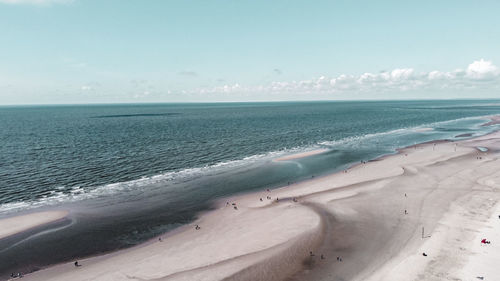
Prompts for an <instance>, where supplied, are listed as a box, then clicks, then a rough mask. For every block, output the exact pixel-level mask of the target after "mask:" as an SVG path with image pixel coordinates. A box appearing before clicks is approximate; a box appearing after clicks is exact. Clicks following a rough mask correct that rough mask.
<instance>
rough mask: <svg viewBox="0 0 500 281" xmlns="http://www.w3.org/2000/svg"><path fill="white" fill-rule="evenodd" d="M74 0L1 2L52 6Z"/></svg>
mask: <svg viewBox="0 0 500 281" xmlns="http://www.w3.org/2000/svg"><path fill="white" fill-rule="evenodd" d="M73 1H74V0H0V3H3V4H11V5H16V4H19V5H23V4H26V5H50V4H68V3H71V2H73Z"/></svg>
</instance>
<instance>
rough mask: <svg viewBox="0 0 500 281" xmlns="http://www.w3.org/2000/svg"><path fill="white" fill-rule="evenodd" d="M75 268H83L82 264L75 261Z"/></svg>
mask: <svg viewBox="0 0 500 281" xmlns="http://www.w3.org/2000/svg"><path fill="white" fill-rule="evenodd" d="M74 264H75V267H79V266H82V265H81V264H79V263H78V261H75V263H74Z"/></svg>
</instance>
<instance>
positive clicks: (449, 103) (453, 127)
mask: <svg viewBox="0 0 500 281" xmlns="http://www.w3.org/2000/svg"><path fill="white" fill-rule="evenodd" d="M499 113H500V101H499V100H441V101H356V102H351V101H345V102H276V103H213V104H126V105H118V104H117V105H58V106H55V105H54V106H3V107H0V144H1V145H0V160H1V161H0V218H1V217H6V216H11V215H15V214H21V213H24V212H30V211H39V210H47V209H67V210H71V215H70V217H69V219H66V220H64V221H61V222H57V223H55V224H51V225H48V226H46V227H45V228H44V229H43V231H38V230H37V231H36V232H32V233H29V232H28V233H25V234H23V235H17V236H15V237H11V238H8V239H3V240H0V278H1V277H5V276H6V275H8V274H10V272H11V271H12V272H14V271H15V272H17V271H22V272H29V271H32V270H36V269H38V268H41V267H44V266H47V265H50V264H55V263H59V262H63V261H68V260H72V259H75V258H81V257H86V256H91V255H96V254H100V253H104V252H109V251H112V250H117V249H121V248H126V247H130V246H133V245H137V244H138V243H141V242H144V241H146V240H148V239H151V238H153V237H155V236H157V235H159V234H161V233H164V232H166V231H169V230H172V229H175V228H176V227H179V226H181V225H183V224H187V223H189V222H191V221H193V220H194V219H195V218H196V216H197V214H199V213H200V212H203V211H207V210H210V209H211V208H213V203H214V202H215V201H216V200H218V199H220V198H222V197H224V196H228V195H233V194H238V193H244V192H250V191H256V190H263V189H266V188H276V187H281V186H284V185H286V184H287V183H288V182H296V181H300V180H304V179H307V178H310V177H311V176H321V175H323V174H328V173H332V172H335V171H339V170H342V169H345V168H346V167H348V166H349V165H352V164H354V163H358V162H360V161H364V160H369V159H373V158H376V157H378V156H381V155H385V154H391V153H395V152H396V149H397V148H399V147H405V146H409V145H414V144H416V143H421V142H426V141H431V140H437V139H451V140H458V139H463V138H469V137H473V136H478V135H483V134H487V133H489V132H492V131H494V130H497V129H498V126H496V125H495V126H488V127H484V126H481V124H483V123H485V122H486V116H488V115H493V114H499ZM464 134H465V136H460V135H464ZM469 134H470V135H469ZM315 149H327V152H325V153H322V154H319V155H315V156H311V157H307V158H303V159H296V160H293V161H284V162H275V161H272V160H273V159H275V158H277V157H280V156H283V155H287V154H293V153H299V152H304V151H309V150H315Z"/></svg>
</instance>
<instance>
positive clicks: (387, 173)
mask: <svg viewBox="0 0 500 281" xmlns="http://www.w3.org/2000/svg"><path fill="white" fill-rule="evenodd" d="M496 134H498V131H496V132H493V133H490V134H487V135H484V136H480V137H475V138H472V139H467V140H456V141H455V140H436V141H431V142H427V143H422V144H417V145H411V146H408V147H404V148H400V149H398V150H397V151H396V152H395V153H393V154H385V155H381V156H380V157H376V158H375V159H372V160H368V161H367V162H365V163H354V164H353V165H352V166H350V167H349V168H348V169H347V170H348V172H347V173H343V172H336V173H333V174H328V175H324V176H320V177H317V178H313V179H306V180H304V181H301V182H298V183H294V184H292V185H290V186H284V187H280V188H277V189H273V190H271V191H270V192H266V191H257V192H255V191H253V192H250V193H244V194H237V195H234V196H229V197H227V198H223V199H220V200H218V201H220V202H222V201H228V200H229V201H236V202H237V206H238V207H239V206H243V207H240V208H239V209H238V210H243V211H245V212H246V213H251V212H252V211H255V210H260V209H274V208H276V206H279V205H280V204H284V205H285V207H291V208H293V207H294V205H297V204H294V203H295V202H293V201H292V198H294V197H295V198H298V200H299V203H300V204H298V205H307V204H309V203H308V202H304V203H303V204H302V200H303V199H307V198H310V197H312V198H314V201H315V203H314V204H316V205H314V204H312V205H310V206H306V208H305V209H304V208H300V209H302V211H305V212H306V213H307V211H306V209H311V208H315V207H316V211H315V212H316V213H317V214H319V213H321V212H325V213H328V212H330V213H331V212H332V210H329V209H325V208H319V207H318V204H328V203H325V202H328V201H325V200H324V199H318V198H316V196H317V195H318V194H322V195H324V194H325V192H326V193H329V192H332V193H340V194H335V195H332V196H329V197H330V198H329V200H333V201H342V200H343V199H346V198H347V199H348V198H353V197H356V196H358V195H359V194H360V193H357V192H356V191H352V190H350V189H351V188H353V187H354V188H357V189H359V188H360V186H363V185H366V184H367V183H368V184H369V183H370V182H373V181H387V180H388V179H391V178H394V177H398V176H401V175H404V174H405V173H414V170H412V167H407V168H403V169H390V170H386V169H382V170H379V169H376V170H377V172H381V174H377V175H376V176H375V177H373V175H371V176H372V177H371V178H370V177H368V178H370V179H367V180H365V181H363V179H364V178H363V177H361V180H360V179H359V177H358V178H357V179H350V180H349V179H348V180H346V179H343V180H344V182H343V185H341V184H337V185H338V186H336V187H335V186H334V184H332V185H330V183H328V185H329V186H327V187H325V186H320V187H317V190H316V191H315V192H311V190H308V192H304V189H310V187H311V185H312V186H314V185H321V184H318V182H319V183H324V182H325V181H330V182H333V183H335V181H336V180H337V178H338V177H339V176H344V175H348V177H350V175H351V173H358V172H359V171H360V169H364V168H365V167H368V166H370V167H371V166H373V165H379V164H380V163H381V162H383V161H385V160H391V161H392V160H393V159H395V158H397V157H400V158H403V157H404V158H406V156H403V153H404V152H408V155H409V156H411V155H412V154H413V153H417V154H418V153H419V152H421V151H422V150H425V149H426V148H429V147H431V144H432V145H433V146H434V144H438V146H440V145H443V146H446V145H447V144H453V143H467V142H472V141H474V140H476V139H479V140H481V138H485V137H486V136H495V135H496ZM448 148H451V149H453V145H449V146H448ZM469 148H470V149H471V150H469V151H468V153H469V154H470V153H472V154H473V150H474V149H475V148H474V147H469ZM292 159H293V158H292ZM431 160H432V159H431ZM431 160H428V161H431ZM432 161H435V160H432ZM445 161H447V160H445ZM385 168H387V167H385ZM380 175H384V177H379V176H380ZM358 176H361V173H360V175H358ZM332 186H334V187H332ZM377 188H380V187H376V188H375V190H377ZM291 189H292V190H291ZM258 194H260V195H261V196H264V195H272V197H273V198H274V195H275V194H276V196H279V197H280V198H281V199H280V200H279V202H277V203H274V199H273V200H271V202H269V201H267V200H264V201H263V202H260V201H258V202H257V200H258V198H256V197H258V196H257V195H258ZM255 199H257V200H255ZM318 200H319V201H320V202H319V203H318V202H316V201H318ZM254 201H256V202H254ZM240 204H241V205H240ZM311 206H312V207H311ZM231 207H232V205H231V206H229V208H231ZM295 207H296V206H295ZM347 209H351V208H347ZM221 210H222V211H227V207H222V208H220V207H219V208H216V209H215V210H210V211H207V212H204V213H200V214H199V216H198V219H197V220H196V221H194V222H192V223H190V224H188V225H184V226H181V227H179V228H177V229H174V230H172V231H170V232H168V233H166V234H164V235H161V236H160V237H162V239H163V242H161V243H163V244H166V243H165V242H167V241H169V239H173V238H172V237H174V238H175V237H177V236H180V235H181V234H185V233H186V232H189V231H190V228H191V227H192V226H193V225H194V224H195V223H198V224H200V225H202V224H205V222H207V221H209V223H214V221H212V222H210V217H213V215H214V212H219V213H221ZM351 211H352V210H351ZM336 212H338V211H336ZM336 212H333V213H334V215H333V216H319V219H320V220H322V221H325V220H331V221H330V224H332V223H333V222H334V221H335V222H336V223H339V222H338V218H339V217H340V218H343V217H349V213H344V214H343V213H336ZM233 213H234V212H233ZM222 214H224V213H222ZM232 215H233V214H231V215H230V216H229V217H227V218H228V219H234V218H233V217H232ZM295 215H296V214H294V215H293V216H292V217H296V216H295ZM207 217H208V219H207ZM313 217H314V216H313ZM310 218H312V217H310ZM269 219H270V220H272V218H269ZM214 224H215V223H214ZM323 224H326V223H324V222H323ZM339 224H340V225H342V223H341V222H340V223H339ZM240 226H241V225H240ZM330 227H333V226H330ZM345 227H349V226H345ZM320 228H322V229H323V230H322V231H320V235H319V236H318V237H317V240H315V242H314V241H313V242H311V243H312V244H315V243H319V244H321V243H320V242H318V241H320V240H321V239H323V238H321V237H324V236H325V235H326V234H327V233H329V231H330V232H331V231H332V230H324V229H325V228H328V227H327V226H325V225H323V226H322V227H320ZM333 228H335V227H333ZM204 229H205V227H204V226H202V230H204ZM314 229H316V228H315V226H310V227H309V228H307V230H311V231H313V230H314ZM232 230H234V229H232ZM272 231H277V230H275V229H273V230H272ZM351 231H352V230H351ZM191 232H192V231H191ZM340 232H342V231H340ZM305 233H307V231H305V232H301V233H299V234H297V236H294V238H293V237H292V238H290V237H289V238H288V239H289V240H294V239H299V240H300V241H303V238H300V237H302V236H304V235H305ZM313 233H317V232H315V231H313ZM345 233H349V231H345ZM218 234H221V233H218ZM273 234H276V233H274V232H273ZM215 237H217V236H215ZM175 239H179V238H175ZM301 239H302V240H301ZM155 240H157V238H155V239H151V240H149V241H146V242H144V243H141V244H140V245H137V246H134V247H132V248H129V249H125V250H121V251H116V252H112V253H109V254H105V255H103V256H95V257H90V258H86V259H84V260H83V262H82V263H86V262H87V261H88V262H90V263H91V265H92V266H93V267H99V265H98V263H99V262H100V261H101V260H105V259H108V258H109V259H112V258H113V257H116V256H123V255H127V254H130V252H134V251H137V250H140V249H144V248H147V247H149V246H151V245H155V246H156V245H157V244H158V243H160V242H157V241H155ZM180 240H181V241H184V240H183V239H180ZM289 240H287V241H289ZM184 242H185V241H184ZM254 242H255V241H254ZM292 244H293V243H288V245H287V243H285V244H277V245H274V246H269V247H270V248H272V249H274V250H276V248H275V247H278V245H281V246H282V247H284V249H282V250H283V251H285V252H286V250H290V249H291V248H293V245H292ZM312 244H311V245H312ZM347 244H349V243H347ZM283 245H285V246H283ZM321 247H322V246H321V245H319V246H313V247H311V248H315V249H316V248H321ZM325 247H326V246H325ZM150 248H151V247H150ZM326 248H328V247H326ZM147 250H148V251H149V250H150V249H147ZM170 250H171V249H170ZM276 251H277V252H280V251H278V250H276ZM260 252H262V250H261V251H260ZM260 252H258V253H256V254H257V255H256V256H258V257H255V255H254V257H253V258H256V259H257V260H255V259H254V260H252V261H251V262H253V263H251V264H252V265H251V266H250V268H253V271H252V272H251V273H248V270H247V271H245V269H242V270H241V271H242V272H236V273H234V274H240V275H238V276H240V277H243V276H244V275H245V274H244V273H245V272H247V273H246V274H247V275H248V274H255V273H256V272H258V271H259V270H261V269H257V268H258V266H257V265H258V264H260V263H262V260H261V259H264V260H273V259H272V258H273V257H272V255H271V256H266V255H264V254H262V253H260ZM271 252H273V251H271ZM304 252H305V253H302V254H297V253H293V255H295V256H294V257H292V259H294V260H297V259H298V260H302V261H307V260H308V259H309V257H308V253H307V251H304ZM131 254H132V255H133V254H134V253H131ZM135 254H137V253H135ZM274 254H276V253H274ZM247 255H248V254H247ZM241 258H242V257H240V256H236V257H231V258H230V259H229V261H231V262H230V263H236V264H239V265H240V266H241V265H242V264H245V263H244V262H241V261H238V262H236V260H238V259H241ZM226 260H227V259H226ZM310 263H311V262H310ZM312 263H314V264H315V263H316V261H314V262H312ZM84 266H85V267H86V266H87V265H84ZM212 266H215V268H218V270H220V269H221V268H224V265H222V264H219V263H215V264H214V265H211V264H210V263H209V265H207V266H206V267H207V268H205V267H201V268H200V267H198V268H199V269H201V272H205V273H204V274H206V273H207V270H208V271H209V272H212V270H213V269H210V267H212ZM225 266H226V267H227V265H225ZM54 267H59V269H61V270H63V271H58V270H56V272H55V273H57V274H66V273H68V272H69V274H74V271H72V268H71V267H70V266H69V267H68V263H65V264H60V265H55V266H53V267H49V268H47V269H44V270H41V271H37V272H34V273H32V274H30V275H27V276H26V277H32V276H35V275H37V274H38V273H40V272H45V271H51V269H53V268H54ZM60 267H63V268H60ZM313 268H314V270H313V271H315V270H316V269H317V268H319V269H320V270H321V268H322V265H319V266H318V265H307V264H306V265H305V266H303V267H301V269H302V273H297V274H298V275H297V276H295V275H294V274H292V275H294V276H295V277H294V278H298V279H297V280H307V279H306V278H304V276H301V274H304V272H306V271H309V270H312V269H313ZM80 269H83V268H79V270H80ZM65 270H67V271H65ZM226 270H227V268H226ZM52 271H53V270H52ZM80 271H81V270H80ZM182 272H184V273H183V274H181V275H184V277H182V276H179V275H176V276H172V275H167V276H169V277H168V279H169V280H170V278H173V279H174V280H177V279H178V280H189V279H183V278H185V277H186V276H185V275H186V274H188V275H189V274H195V272H193V271H188V272H186V271H182ZM45 273H46V272H45ZM144 274H145V273H144ZM234 274H233V275H234ZM349 274H351V275H352V277H353V276H354V275H353V273H352V272H351V273H346V275H345V276H349ZM44 275H45V274H43V275H41V279H39V280H49V279H51V280H52V278H53V277H57V276H53V275H50V273H49V275H47V276H50V278H49V279H43V277H44ZM153 275H155V274H153ZM156 275H158V274H156ZM156 275H155V276H156ZM233 275H228V276H226V277H227V278H229V277H231V276H233ZM189 276H193V275H189ZM196 276H201V275H196ZM245 276H246V275H245ZM252 276H253V275H252ZM324 276H326V275H324ZM80 277H82V276H80ZM115 277H117V276H115ZM143 277H144V278H146V277H145V276H143ZM143 277H141V278H143ZM160 277H161V276H160ZM163 277H165V276H163ZM163 277H161V278H163ZM181 277H182V278H181ZM276 277H277V276H276ZM309 277H310V276H309ZM76 278H79V277H78V276H77V277H76ZM278 279H279V278H278ZM278 279H269V280H278ZM29 280H31V279H29ZM33 280H37V279H33ZM61 280H62V279H61ZM76 280H79V279H76ZM96 280H101V279H96ZM102 280H108V279H102ZM111 280H119V278H118V279H113V278H111ZM146 280H147V279H146ZM162 280H163V279H162ZM210 280H211V279H210ZM214 280H218V279H214ZM243 280H246V279H243ZM248 280H251V279H248ZM318 280H320V279H318ZM373 280H376V279H373ZM401 280H406V279H401Z"/></svg>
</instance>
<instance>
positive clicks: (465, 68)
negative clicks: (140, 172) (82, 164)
mask: <svg viewBox="0 0 500 281" xmlns="http://www.w3.org/2000/svg"><path fill="white" fill-rule="evenodd" d="M499 11H500V1H497V0H491V1H489V0H484V1H483V0H476V1H472V0H454V1H444V0H443V1H435V0H434V1H426V0H420V1H402V0H398V1H383V0H380V1H373V0H350V1H334V0H330V1H314V0H310V1H305V0H304V1H295V0H286V1H281V0H273V1H270V0H264V1H261V0H248V1H238V0H232V1H230V0H212V1H211V0H200V1H191V0H179V1H177V0H127V1H124V0H0V104H3V105H8V104H79V103H140V102H218V101H279V100H285V101H288V100H358V99H362V100H366V99H369V100H371V99H455V98H457V99H458V98H500V68H499V67H498V66H500V16H499Z"/></svg>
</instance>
